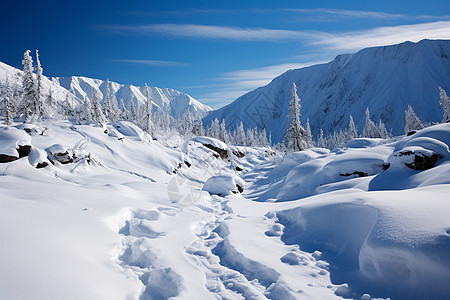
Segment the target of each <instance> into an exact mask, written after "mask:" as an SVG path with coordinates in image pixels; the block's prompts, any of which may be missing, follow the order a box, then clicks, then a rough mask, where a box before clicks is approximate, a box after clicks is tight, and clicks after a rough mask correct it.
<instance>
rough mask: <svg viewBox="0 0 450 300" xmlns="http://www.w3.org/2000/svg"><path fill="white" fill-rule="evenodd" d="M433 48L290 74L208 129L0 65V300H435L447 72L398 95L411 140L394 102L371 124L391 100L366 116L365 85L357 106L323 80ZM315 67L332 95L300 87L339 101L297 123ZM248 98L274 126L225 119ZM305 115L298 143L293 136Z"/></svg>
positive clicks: (76, 82) (153, 97)
mask: <svg viewBox="0 0 450 300" xmlns="http://www.w3.org/2000/svg"><path fill="white" fill-rule="evenodd" d="M449 45H450V44H449V43H448V41H422V42H420V43H418V44H414V45H412V44H411V43H406V44H402V45H397V46H389V47H386V48H375V49H367V50H362V51H361V52H359V53H358V54H355V55H353V56H340V57H338V58H337V59H336V60H335V61H333V62H330V63H329V64H326V65H319V66H315V67H310V68H306V69H300V70H293V71H289V72H288V73H286V74H284V75H282V76H281V77H278V78H276V79H274V81H273V82H272V83H271V84H269V85H268V86H266V87H264V88H261V89H259V90H256V91H254V92H251V93H250V94H247V95H244V96H242V97H241V98H239V99H238V100H236V102H234V103H233V104H231V105H229V106H227V107H225V108H223V109H222V110H217V111H213V112H211V113H209V114H208V115H207V116H206V117H205V118H203V122H204V124H206V125H209V124H211V125H210V126H204V125H203V124H202V121H201V119H200V118H201V117H203V115H204V114H205V113H207V112H208V111H210V110H211V109H210V108H209V107H207V106H205V105H203V104H201V103H199V102H197V101H196V100H194V99H193V98H192V97H190V96H188V95H187V94H183V93H181V92H178V91H175V90H172V89H160V88H150V87H143V88H137V87H134V86H129V85H120V84H116V83H113V82H108V81H106V82H105V81H101V80H96V79H89V78H85V77H70V78H51V79H49V78H46V77H44V76H43V75H42V69H40V63H39V61H37V68H36V69H37V70H36V74H34V73H33V66H32V62H31V57H29V55H28V52H26V53H25V55H24V71H23V72H22V71H19V70H17V69H14V68H12V67H9V66H7V65H5V64H2V63H0V84H1V85H2V87H3V89H2V92H1V93H0V96H1V97H2V98H1V99H2V102H1V109H2V110H1V116H0V123H1V125H0V175H1V176H0V237H1V240H2V246H1V247H0V254H1V255H0V274H1V278H2V280H0V298H2V299H108V300H110V299H143V300H147V299H169V298H171V299H364V300H368V299H387V298H390V299H445V298H448V295H449V294H450V286H449V285H448V282H450V218H449V214H450V201H449V196H448V195H449V193H450V151H449V146H450V122H446V121H447V120H448V119H450V109H449V108H450V100H449V98H448V96H447V95H446V93H445V90H449V88H450V86H449V85H448V84H449V81H448V75H449V74H448V70H449V67H448V66H449V65H448V57H447V58H443V57H442V56H441V58H442V61H444V60H445V62H442V61H441V62H436V61H434V60H433V62H432V63H433V65H432V67H433V68H435V70H436V72H435V73H433V74H431V75H430V76H425V77H424V76H419V75H420V74H419V75H417V78H418V79H417V80H418V81H420V82H423V84H417V82H413V83H411V85H412V86H417V88H418V89H420V91H424V90H426V91H427V93H426V95H425V96H426V97H425V96H424V97H423V101H422V100H420V101H419V100H417V99H416V100H417V101H416V102H414V103H413V104H412V106H414V105H417V106H416V107H417V108H419V109H420V110H419V111H418V115H419V117H422V118H423V119H422V120H423V121H425V125H426V126H424V124H422V123H421V122H420V120H419V118H417V115H416V114H415V113H414V111H413V110H412V109H411V110H409V108H407V104H406V103H407V102H401V101H399V104H398V107H397V106H396V107H392V110H386V105H388V102H387V99H388V98H389V97H391V96H392V94H389V96H386V97H385V98H378V99H379V101H375V100H373V103H368V102H369V100H370V99H371V97H374V95H375V92H374V91H373V89H375V85H376V84H375V83H371V84H368V85H367V90H371V92H370V93H369V92H367V93H368V94H367V95H365V96H364V97H363V96H361V98H358V97H357V96H356V94H355V92H354V91H353V92H351V91H349V90H347V88H346V87H345V86H347V84H348V83H346V81H345V80H343V79H338V77H342V76H344V77H345V74H350V73H352V72H354V68H358V66H359V67H361V68H362V66H364V64H359V65H356V66H355V64H354V63H353V61H354V60H361V61H366V62H373V61H372V60H371V59H372V58H373V59H376V57H377V56H383V57H384V58H385V59H386V57H388V58H389V59H390V57H396V56H397V55H398V56H401V54H402V53H403V52H401V51H397V50H398V49H399V48H401V49H403V48H405V49H406V50H405V51H410V53H412V54H411V55H410V56H409V57H410V58H411V59H410V60H407V61H406V62H405V64H406V65H408V64H407V62H408V63H409V62H410V61H411V60H414V59H415V57H417V56H419V57H420V55H419V54H421V53H423V52H426V53H428V52H430V51H431V52H433V53H434V54H435V51H437V50H436V49H441V51H442V52H441V53H450V52H447V51H448V50H446V49H449ZM417 47H418V48H419V50H417V49H416V48H417ZM411 48H413V50H411ZM408 49H409V50H408ZM373 51H375V52H376V55H373V53H372V52H373ZM391 52H395V53H391ZM418 53H419V54H418ZM434 54H433V55H434ZM424 55H425V54H424ZM433 55H431V56H427V57H434V56H433ZM449 55H450V54H449ZM389 59H388V60H389ZM430 61H431V59H430ZM421 64H422V62H421V63H420V65H421ZM441 64H442V65H441ZM336 65H339V66H336ZM344 66H350V67H351V71H342V70H341V68H344ZM350 67H349V68H350ZM365 67H366V68H367V69H372V67H374V64H372V63H367V65H366V66H365ZM324 68H325V69H326V72H327V74H328V76H330V78H331V77H333V78H335V79H330V78H328V79H326V80H331V81H333V82H338V84H339V85H342V89H341V88H336V87H333V88H331V87H325V86H322V85H323V82H322V83H321V81H320V80H318V79H317V78H316V79H317V81H316V82H315V83H314V84H315V86H316V87H315V89H317V90H320V91H321V92H320V93H322V94H324V95H325V94H327V93H328V92H329V90H330V89H333V90H336V92H337V93H338V92H339V91H343V90H346V91H347V92H349V93H350V94H352V95H353V96H352V97H353V98H352V99H354V101H353V102H352V103H351V104H348V103H347V102H348V101H350V100H348V99H347V98H346V99H347V100H348V101H347V100H345V101H344V102H345V103H346V104H345V105H342V107H343V108H342V110H340V111H334V113H335V115H331V112H330V113H329V114H326V115H324V114H317V119H313V118H312V117H311V116H312V115H314V114H315V113H316V112H317V111H316V110H315V108H317V109H320V107H322V104H323V103H322V102H320V101H318V102H317V103H315V102H314V101H313V100H307V97H309V96H310V94H309V93H312V92H307V88H306V85H308V84H307V83H305V82H306V81H303V79H302V80H300V81H299V80H297V73H299V74H301V73H302V72H305V73H308V72H312V70H314V69H324ZM330 70H331V71H330ZM402 70H403V69H402ZM391 71H392V70H391ZM324 72H325V71H324ZM346 72H348V73H346ZM392 72H394V71H392ZM402 72H403V71H402ZM446 72H447V73H446ZM424 73H427V71H424ZM317 74H318V75H315V76H316V77H322V75H320V74H322V73H320V72H318V73H317ZM342 74H344V75H342ZM416 74H417V73H416ZM427 74H428V73H427ZM436 74H437V75H436ZM294 75H295V76H294ZM299 76H300V75H299ZM301 76H307V77H309V78H311V79H310V80H311V82H312V81H314V78H315V76H310V74H309V73H308V74H306V75H301ZM379 76H381V75H379ZM285 77H287V78H288V79H285ZM375 77H376V76H375ZM375 77H372V78H375ZM430 77H432V78H440V79H439V80H442V81H441V82H439V85H440V86H442V89H441V90H439V89H438V87H437V86H435V84H436V82H435V81H433V82H432V83H430V81H429V79H430ZM415 78H416V77H415ZM371 80H372V79H371ZM371 80H369V82H372V81H371ZM387 80H389V79H387ZM430 80H431V79H430ZM293 82H294V84H293ZM375 82H376V81H375ZM296 84H297V86H298V95H300V98H302V91H305V98H304V99H302V101H301V102H299V98H298V95H297V86H296ZM377 84H378V83H377ZM396 84H398V86H401V88H402V89H406V88H405V86H403V85H402V84H403V83H402V82H400V83H396ZM275 85H277V87H276V88H275V87H274V86H275ZM280 86H283V88H282V90H283V91H284V90H285V92H282V93H280V88H279V87H280ZM319 86H322V87H320V88H319ZM398 86H397V85H394V84H392V86H391V89H389V90H390V91H391V90H393V89H394V87H395V88H399V87H398ZM424 86H425V87H426V88H427V89H425V88H424ZM347 87H348V86H347ZM369 87H370V88H369ZM428 88H429V89H428ZM50 90H52V92H50ZM261 91H263V92H264V93H265V95H270V96H274V95H275V94H276V95H281V96H279V97H281V98H282V99H283V101H281V100H280V101H279V102H278V101H277V105H279V106H280V107H281V110H280V116H278V117H277V118H278V119H279V120H278V121H275V119H276V118H272V117H270V116H268V119H267V120H269V121H268V122H269V123H267V127H265V128H256V129H255V128H254V127H258V124H256V123H255V122H254V120H253V119H252V117H251V116H252V115H254V114H252V113H249V112H248V111H247V112H246V111H245V109H242V111H239V109H240V108H242V107H249V106H246V105H247V104H245V103H247V101H250V102H252V101H253V100H254V99H253V98H252V97H253V96H252V95H254V94H255V93H259V92H261ZM415 91H416V90H415ZM420 91H418V93H419V94H420V93H421V92H420ZM416 92H417V91H416ZM386 93H387V92H386ZM408 95H409V94H408ZM421 95H423V94H421ZM369 96H370V97H369ZM431 96H432V97H433V101H434V102H436V103H434V102H433V104H432V105H431V104H430V102H431V100H430V97H431ZM119 98H122V99H123V101H122V103H124V105H123V107H119V104H120V101H119ZM281 98H279V99H281ZM331 98H332V97H330V99H331ZM43 99H45V100H43ZM248 99H250V100H248ZM252 99H253V100H252ZM268 99H270V98H268ZM276 99H278V98H276ZM333 99H334V98H333ZM358 99H362V100H358ZM421 99H422V98H421ZM439 99H440V102H441V106H439ZM357 100H358V101H357ZM135 101H137V102H136V103H135ZM267 101H269V100H267ZM330 101H331V100H330ZM421 101H422V102H421ZM269 102H270V101H269ZM289 102H290V103H289ZM350 102H351V101H350ZM360 102H361V103H360ZM43 103H44V104H45V105H44V104H43ZM132 103H134V104H132ZM138 103H140V105H137V104H138ZM252 103H254V102H252ZM299 103H300V104H302V105H303V104H304V105H303V107H302V108H301V110H300V106H299ZM321 103H322V104H321ZM330 103H332V102H330ZM336 103H337V102H336ZM260 104H261V103H260ZM263 104H264V103H263ZM266 104H267V103H266ZM269 104H270V103H269ZM369 104H370V105H369ZM419 104H420V105H419ZM255 105H256V104H255ZM330 105H331V104H330ZM333 105H334V104H333ZM371 105H373V106H371ZM368 106H369V107H370V109H371V112H372V113H373V114H374V115H375V116H376V117H379V116H380V114H381V113H382V112H385V111H387V115H385V116H384V117H383V118H385V119H383V121H384V122H385V123H386V124H387V125H389V126H391V128H395V130H393V131H392V133H394V134H395V135H394V136H393V135H392V134H391V135H389V134H387V133H386V134H384V136H383V137H378V138H375V137H369V135H372V133H373V132H372V131H378V130H380V127H381V126H378V127H377V125H375V123H374V122H373V121H372V120H371V119H370V117H371V116H369V113H368V110H367V112H366V117H365V119H364V112H365V111H366V109H367V107H368ZM132 107H134V108H132ZM314 107H315V108H314ZM349 107H351V110H350V109H349ZM416 107H414V108H416ZM441 107H442V109H443V112H444V115H443V117H442V110H441ZM232 108H233V109H232ZM133 109H134V110H135V111H134V113H133ZM258 109H259V108H258ZM405 110H406V112H405ZM268 111H271V109H270V108H268ZM330 111H333V109H332V108H330ZM344 111H345V114H343V113H342V112H344ZM356 111H358V113H355V112H356ZM303 113H305V114H304V115H302V117H301V116H300V114H303ZM353 113H355V123H356V125H357V126H358V127H359V128H360V132H361V131H362V132H363V135H364V137H360V134H359V133H358V132H357V130H356V125H355V123H353V121H351V122H350V123H349V121H348V120H349V116H350V115H351V114H353ZM405 113H406V120H405ZM347 114H348V115H347ZM288 115H289V116H288ZM360 115H361V116H360ZM215 116H225V117H224V118H218V119H214V118H215ZM264 116H265V115H263V117H264ZM287 116H288V117H287ZM306 116H310V122H311V128H310V127H309V126H308V127H307V128H303V126H301V123H302V124H306V122H304V120H303V118H305V117H306ZM400 116H401V117H400ZM233 117H237V120H238V121H239V122H238V121H236V122H235V121H233V120H231V119H230V118H233ZM222 119H225V121H222ZM300 119H301V120H302V122H300ZM442 119H444V120H443V121H442ZM219 120H220V121H219ZM252 120H253V121H252ZM280 120H281V121H280ZM336 120H340V122H342V124H340V123H339V124H338V125H339V126H340V127H342V129H343V131H342V132H343V135H345V138H342V139H341V140H340V141H339V143H341V144H342V147H331V146H329V145H336V144H338V142H334V144H330V143H328V144H327V142H326V141H323V143H320V141H318V140H316V139H315V138H313V135H312V133H311V129H312V130H313V131H314V130H317V128H318V127H317V126H315V125H317V124H324V126H325V127H326V126H328V127H329V128H328V129H330V128H331V127H334V126H335V125H336V124H337V123H336ZM351 120H352V119H351ZM206 121H208V122H206ZM240 121H242V123H240ZM272 121H273V123H270V122H272ZM441 121H442V122H441ZM247 122H249V123H247ZM252 122H253V123H252ZM405 122H406V126H405ZM244 124H245V126H244ZM347 124H348V126H347ZM352 124H353V125H352ZM227 126H232V127H230V128H228V131H227V130H226V129H227ZM271 126H272V127H271ZM269 129H271V130H270V131H269ZM286 129H288V130H287V132H288V134H287V135H285V133H286ZM324 129H325V128H324ZM266 130H267V131H266ZM403 131H405V134H403ZM270 132H271V133H272V137H273V140H272V141H271V138H270ZM378 133H379V131H378ZM285 136H286V137H287V142H286V144H283V137H285ZM297 139H298V141H297ZM272 142H276V143H278V142H281V143H279V144H277V145H273V143H272ZM327 145H328V146H329V147H325V146H327ZM319 146H320V147H319Z"/></svg>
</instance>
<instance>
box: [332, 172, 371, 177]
mask: <svg viewBox="0 0 450 300" xmlns="http://www.w3.org/2000/svg"><path fill="white" fill-rule="evenodd" d="M339 175H340V176H351V175H358V177H366V176H367V175H368V174H367V173H365V172H359V171H355V172H353V173H345V174H339Z"/></svg>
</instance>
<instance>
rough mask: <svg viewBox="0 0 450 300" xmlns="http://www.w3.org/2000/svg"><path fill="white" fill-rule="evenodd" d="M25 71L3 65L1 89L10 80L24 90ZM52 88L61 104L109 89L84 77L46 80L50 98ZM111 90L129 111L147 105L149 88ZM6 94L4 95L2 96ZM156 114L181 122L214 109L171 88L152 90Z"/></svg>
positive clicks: (112, 86) (114, 85)
mask: <svg viewBox="0 0 450 300" xmlns="http://www.w3.org/2000/svg"><path fill="white" fill-rule="evenodd" d="M21 74H22V71H21V70H19V69H16V68H14V67H11V66H9V65H7V64H4V63H2V62H0V86H4V85H5V81H6V77H8V80H9V84H10V85H11V86H12V88H13V90H20V88H21V86H22V75H21ZM50 88H51V89H52V92H53V97H54V98H55V99H56V100H57V101H64V100H65V99H66V95H69V96H70V97H71V98H73V99H74V102H75V103H77V102H78V103H80V101H81V100H82V99H84V97H85V96H87V97H89V98H91V97H92V95H93V92H94V91H97V94H98V96H99V97H100V98H103V94H104V92H105V89H106V81H105V80H100V79H93V78H87V77H82V76H72V77H50V78H47V77H44V80H43V93H44V94H45V95H46V94H48V92H49V90H50ZM110 89H111V91H112V92H113V93H114V96H115V97H116V99H117V100H118V101H120V100H119V99H123V100H124V103H125V105H126V107H127V108H129V105H130V103H131V101H134V102H135V104H138V103H144V102H145V88H144V87H137V86H133V85H125V84H119V83H116V82H110ZM1 92H2V91H0V94H1ZM150 93H151V98H152V101H153V105H154V111H159V112H162V113H166V114H169V115H170V116H171V117H173V118H176V119H178V118H181V117H182V116H183V115H184V114H185V113H186V112H188V111H189V112H191V113H192V114H193V115H194V116H196V117H202V116H204V115H205V114H206V113H207V112H209V111H211V110H212V109H211V108H210V107H209V106H207V105H205V104H202V103H200V102H199V101H197V100H195V99H194V98H192V97H191V96H189V95H188V94H185V93H182V92H179V91H177V90H174V89H170V88H158V87H150Z"/></svg>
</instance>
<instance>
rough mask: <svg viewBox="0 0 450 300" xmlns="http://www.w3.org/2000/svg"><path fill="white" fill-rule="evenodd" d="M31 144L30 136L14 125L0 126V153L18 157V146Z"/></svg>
mask: <svg viewBox="0 0 450 300" xmlns="http://www.w3.org/2000/svg"><path fill="white" fill-rule="evenodd" d="M25 145H31V138H30V136H29V135H28V134H27V133H26V132H25V131H23V130H19V129H17V128H14V127H0V154H5V155H8V156H15V157H19V153H18V152H17V150H16V149H17V148H18V147H19V146H25Z"/></svg>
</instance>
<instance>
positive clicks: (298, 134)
mask: <svg viewBox="0 0 450 300" xmlns="http://www.w3.org/2000/svg"><path fill="white" fill-rule="evenodd" d="M291 92H292V99H291V102H290V103H289V118H290V119H291V124H290V125H289V127H288V129H287V131H286V134H285V136H284V138H285V141H286V144H287V148H288V150H289V151H291V152H295V151H302V150H305V149H306V148H307V147H308V145H307V143H306V141H305V129H304V128H303V127H302V125H301V124H300V98H299V97H298V95H297V86H296V85H295V83H293V84H292V90H291Z"/></svg>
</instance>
